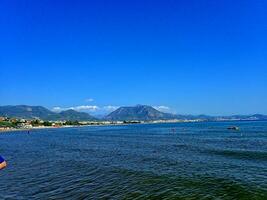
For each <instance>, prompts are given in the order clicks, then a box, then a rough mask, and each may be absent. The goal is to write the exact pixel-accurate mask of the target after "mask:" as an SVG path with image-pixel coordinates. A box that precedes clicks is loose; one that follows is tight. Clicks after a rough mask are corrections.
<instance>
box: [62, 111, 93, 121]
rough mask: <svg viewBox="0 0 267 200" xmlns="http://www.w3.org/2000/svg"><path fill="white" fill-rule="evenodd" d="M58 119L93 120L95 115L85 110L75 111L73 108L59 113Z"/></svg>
mask: <svg viewBox="0 0 267 200" xmlns="http://www.w3.org/2000/svg"><path fill="white" fill-rule="evenodd" d="M58 120H68V121H76V120H77V121H94V120H96V118H95V117H93V116H91V115H89V114H88V113H85V112H77V111H75V110H66V111H62V112H60V113H59V117H58Z"/></svg>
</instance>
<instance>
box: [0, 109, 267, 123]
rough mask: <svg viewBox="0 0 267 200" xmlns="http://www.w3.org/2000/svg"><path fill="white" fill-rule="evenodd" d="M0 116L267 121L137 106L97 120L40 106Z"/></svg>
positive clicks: (4, 111)
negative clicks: (190, 113) (176, 112)
mask: <svg viewBox="0 0 267 200" xmlns="http://www.w3.org/2000/svg"><path fill="white" fill-rule="evenodd" d="M0 116H3V117H10V118H24V119H42V120H52V121H56V120H70V121H76V120H77V121H96V120H108V121H131V120H139V121H154V120H172V119H178V120H196V119H199V120H206V121H217V120H267V115H260V114H255V115H233V116H219V117H218V116H216V117H214V116H207V115H175V114H170V113H164V112H160V111H158V110H156V109H155V108H153V107H151V106H146V105H137V106H128V107H120V108H118V109H117V110H115V111H113V112H111V113H110V114H108V115H107V116H105V117H103V118H101V119H97V118H96V117H94V116H91V115H90V114H88V113H85V112H77V111H75V110H66V111H62V112H60V113H56V112H53V111H51V110H49V109H47V108H45V107H42V106H27V105H17V106H0Z"/></svg>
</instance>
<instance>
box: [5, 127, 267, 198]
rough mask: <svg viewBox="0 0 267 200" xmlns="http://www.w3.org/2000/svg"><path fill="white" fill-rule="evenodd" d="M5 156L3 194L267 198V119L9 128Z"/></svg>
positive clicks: (7, 195) (74, 196)
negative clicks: (54, 127)
mask: <svg viewBox="0 0 267 200" xmlns="http://www.w3.org/2000/svg"><path fill="white" fill-rule="evenodd" d="M233 125H234V126H239V127H240V131H232V130H227V127H229V126H233ZM0 154H1V155H2V156H4V157H5V159H6V160H7V162H8V167H7V168H6V169H5V170H2V171H0V199H267V122H208V123H176V124H143V125H140V124H139V125H128V126H98V127H97V126H91V127H81V128H62V129H43V130H33V131H31V132H30V134H27V132H24V131H21V132H9V133H1V134H0Z"/></svg>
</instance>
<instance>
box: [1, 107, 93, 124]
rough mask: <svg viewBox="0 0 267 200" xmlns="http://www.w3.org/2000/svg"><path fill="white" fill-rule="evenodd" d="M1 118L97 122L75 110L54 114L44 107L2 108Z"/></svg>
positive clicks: (86, 114)
mask: <svg viewBox="0 0 267 200" xmlns="http://www.w3.org/2000/svg"><path fill="white" fill-rule="evenodd" d="M0 116H4V117H11V118H12V117H14V118H23V119H42V120H70V121H75V120H78V121H91V120H96V118H94V117H93V116H91V115H89V114H88V113H83V112H77V111H74V110H67V111H62V112H60V113H56V112H52V111H51V110H48V109H47V108H44V107H42V106H27V105H17V106H0Z"/></svg>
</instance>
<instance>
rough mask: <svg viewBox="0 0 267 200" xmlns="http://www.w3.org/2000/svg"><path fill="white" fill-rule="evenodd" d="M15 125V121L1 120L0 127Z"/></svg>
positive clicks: (12, 126) (13, 126)
mask: <svg viewBox="0 0 267 200" xmlns="http://www.w3.org/2000/svg"><path fill="white" fill-rule="evenodd" d="M16 126H17V124H16V123H14V122H10V121H1V122H0V127H9V128H15V127H16Z"/></svg>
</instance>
